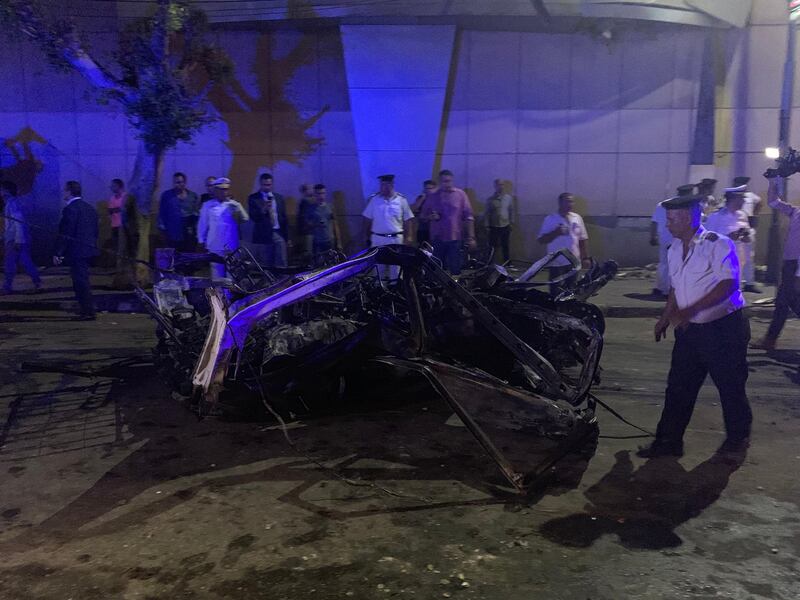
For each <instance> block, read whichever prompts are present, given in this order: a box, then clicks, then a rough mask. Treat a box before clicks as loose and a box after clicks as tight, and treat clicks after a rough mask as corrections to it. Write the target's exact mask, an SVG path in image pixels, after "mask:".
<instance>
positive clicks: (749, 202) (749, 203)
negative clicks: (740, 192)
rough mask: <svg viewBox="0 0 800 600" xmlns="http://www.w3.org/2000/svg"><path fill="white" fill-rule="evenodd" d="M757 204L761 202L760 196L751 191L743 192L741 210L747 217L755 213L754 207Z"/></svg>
mask: <svg viewBox="0 0 800 600" xmlns="http://www.w3.org/2000/svg"><path fill="white" fill-rule="evenodd" d="M759 204H761V196H759V195H757V194H754V193H753V192H745V193H744V204H743V205H742V210H743V211H744V214H746V215H747V216H748V217H752V216H754V215H755V214H756V213H755V209H756V206H758V205H759Z"/></svg>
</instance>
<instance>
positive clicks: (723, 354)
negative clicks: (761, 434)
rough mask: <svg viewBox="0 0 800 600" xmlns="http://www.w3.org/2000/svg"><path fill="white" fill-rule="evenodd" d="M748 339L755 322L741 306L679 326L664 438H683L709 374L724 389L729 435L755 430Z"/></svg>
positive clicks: (661, 426) (660, 437)
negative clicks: (748, 386) (706, 320)
mask: <svg viewBox="0 0 800 600" xmlns="http://www.w3.org/2000/svg"><path fill="white" fill-rule="evenodd" d="M749 341H750V322H749V321H748V320H747V317H746V316H745V315H744V312H743V311H741V310H737V311H736V312H734V313H731V314H729V315H727V316H725V317H722V318H721V319H717V320H716V321H712V322H711V323H702V324H696V323H690V324H689V325H688V326H687V327H686V328H685V329H679V330H676V331H675V346H674V347H673V349H672V365H671V366H670V370H669V377H668V379H667V391H666V398H665V402H664V411H663V412H662V413H661V420H660V421H659V423H658V429H657V431H656V440H657V441H658V442H659V443H661V442H663V443H668V444H671V443H675V444H677V443H680V442H681V441H682V440H683V434H684V432H685V431H686V427H687V426H688V425H689V419H691V417H692V411H694V404H695V401H696V400H697V394H698V392H699V391H700V387H701V386H702V385H703V382H704V381H705V379H706V375H709V374H710V375H711V379H712V381H713V382H714V385H715V386H717V390H719V399H720V404H722V414H723V417H724V419H725V429H726V431H727V433H728V439H729V440H741V439H743V438H746V437H748V436H749V435H750V425H751V423H752V421H753V413H752V412H751V411H750V404H749V402H748V400H747V392H746V391H745V384H746V383H747V344H748V342H749Z"/></svg>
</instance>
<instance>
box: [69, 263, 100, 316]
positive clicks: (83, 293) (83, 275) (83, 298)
mask: <svg viewBox="0 0 800 600" xmlns="http://www.w3.org/2000/svg"><path fill="white" fill-rule="evenodd" d="M90 261H91V258H73V259H71V260H70V264H69V274H70V276H71V277H72V289H73V290H75V298H76V299H77V300H78V307H79V308H78V312H79V313H80V315H81V316H84V317H90V316H94V301H93V300H92V285H91V283H90V282H89V262H90Z"/></svg>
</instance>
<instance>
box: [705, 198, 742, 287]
mask: <svg viewBox="0 0 800 600" xmlns="http://www.w3.org/2000/svg"><path fill="white" fill-rule="evenodd" d="M746 189H747V186H744V185H742V186H739V187H733V188H727V189H726V190H725V206H723V207H722V208H720V209H719V210H718V211H717V212H715V213H711V214H710V215H709V216H708V219H706V229H708V230H709V231H714V232H716V233H721V234H722V235H724V236H727V237H729V238H730V239H731V240H733V243H734V245H735V246H736V256H737V258H738V259H739V265H741V267H742V278H741V284H742V287H743V289H747V283H749V282H748V281H747V280H746V279H745V277H744V264H745V261H746V257H747V253H748V252H750V240H751V237H750V236H751V234H752V229H751V228H750V222H749V221H748V220H747V214H745V212H744V210H743V209H742V207H743V206H744V192H745V190H746Z"/></svg>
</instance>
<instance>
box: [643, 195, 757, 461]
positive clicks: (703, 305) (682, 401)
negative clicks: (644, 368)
mask: <svg viewBox="0 0 800 600" xmlns="http://www.w3.org/2000/svg"><path fill="white" fill-rule="evenodd" d="M702 202H703V198H702V197H701V196H694V197H690V198H680V197H676V198H670V199H669V200H665V201H664V202H662V206H663V207H664V208H665V209H666V210H667V227H669V231H670V233H671V234H672V236H673V237H674V240H673V242H672V244H671V245H670V247H669V252H668V255H667V261H668V263H669V274H670V278H671V280H672V287H671V289H670V292H669V298H668V299H667V305H666V307H665V308H664V312H663V313H662V315H661V318H660V319H659V320H658V322H657V323H656V325H655V328H654V334H655V339H656V342H659V341H661V339H662V338H665V337H666V333H667V329H668V328H669V326H670V325H672V326H673V327H674V328H675V346H674V347H673V350H672V362H671V364H670V370H669V376H668V378H667V390H666V393H665V398H664V409H663V411H662V413H661V419H660V420H659V423H658V429H657V430H656V439H655V440H654V441H653V443H652V444H650V445H649V446H647V447H645V448H640V450H639V452H638V453H637V454H638V455H639V456H641V457H643V458H657V457H660V456H683V435H684V433H685V431H686V427H687V426H688V425H689V420H690V419H691V417H692V412H693V411H694V405H695V401H696V400H697V394H698V392H699V391H700V388H701V386H702V385H703V382H704V381H705V379H706V377H707V376H708V375H709V374H710V375H711V379H712V380H713V382H714V385H715V386H716V387H717V389H718V390H719V397H720V403H721V404H722V413H723V417H724V419H725V429H726V432H727V439H726V440H725V442H724V443H723V444H722V446H721V447H720V449H719V452H742V451H744V450H745V449H746V448H747V445H748V441H749V437H750V426H751V424H752V420H753V415H752V411H751V410H750V403H749V401H748V399H747V392H746V390H745V385H746V383H747V373H748V371H747V343H748V342H749V341H750V323H749V322H748V320H747V317H746V316H745V314H744V311H743V310H742V309H743V308H744V297H743V296H742V292H741V291H740V289H739V259H738V258H737V257H736V249H735V247H734V243H733V242H732V241H731V240H730V239H728V238H726V237H724V236H721V235H719V234H717V233H715V232H713V231H709V230H707V229H706V228H705V227H703V225H702V223H701V221H702V209H701V206H700V205H701V203H702Z"/></svg>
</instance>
